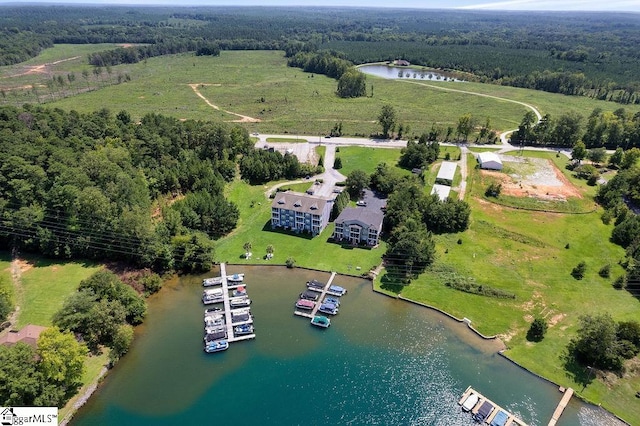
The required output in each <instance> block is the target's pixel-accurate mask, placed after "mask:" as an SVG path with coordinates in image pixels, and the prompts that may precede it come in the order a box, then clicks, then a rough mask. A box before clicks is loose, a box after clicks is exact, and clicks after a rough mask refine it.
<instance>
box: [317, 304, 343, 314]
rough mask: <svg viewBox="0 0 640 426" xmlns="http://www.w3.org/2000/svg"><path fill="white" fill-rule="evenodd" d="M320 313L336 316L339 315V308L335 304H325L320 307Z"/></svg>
mask: <svg viewBox="0 0 640 426" xmlns="http://www.w3.org/2000/svg"><path fill="white" fill-rule="evenodd" d="M318 311H320V312H322V313H323V314H329V315H335V314H337V313H338V307H337V306H336V305H334V304H333V303H323V304H321V305H320V308H319V309H318Z"/></svg>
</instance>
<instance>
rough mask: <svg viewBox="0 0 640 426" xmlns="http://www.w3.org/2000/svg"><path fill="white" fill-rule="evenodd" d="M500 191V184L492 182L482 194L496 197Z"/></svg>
mask: <svg viewBox="0 0 640 426" xmlns="http://www.w3.org/2000/svg"><path fill="white" fill-rule="evenodd" d="M500 191H502V184H500V183H495V182H493V183H491V184H490V185H489V186H488V187H487V190H486V191H485V192H484V195H485V196H487V197H495V198H497V197H499V196H500Z"/></svg>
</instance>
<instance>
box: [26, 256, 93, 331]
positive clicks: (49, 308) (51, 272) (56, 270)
mask: <svg viewBox="0 0 640 426" xmlns="http://www.w3.org/2000/svg"><path fill="white" fill-rule="evenodd" d="M27 260H28V262H29V265H30V266H28V267H27V268H26V270H25V271H23V273H22V293H23V300H22V301H21V302H20V303H19V305H20V314H19V316H18V320H17V327H22V326H24V325H26V324H37V325H43V326H49V325H51V317H52V316H53V314H54V313H55V312H56V311H58V310H59V309H60V308H61V307H62V304H63V302H64V300H65V299H66V298H67V296H68V295H69V294H71V293H73V292H74V291H75V290H76V289H77V288H78V285H79V284H80V281H82V280H84V279H86V278H88V277H89V276H90V275H92V274H93V273H94V272H96V271H97V270H99V269H100V266H98V265H96V264H94V263H90V262H87V263H79V262H67V263H59V262H57V261H50V260H46V259H41V258H28V259H27Z"/></svg>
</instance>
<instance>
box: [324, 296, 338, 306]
mask: <svg viewBox="0 0 640 426" xmlns="http://www.w3.org/2000/svg"><path fill="white" fill-rule="evenodd" d="M323 303H333V304H334V305H336V306H338V307H339V306H340V299H338V298H337V297H335V296H327V297H325V298H324V302H323Z"/></svg>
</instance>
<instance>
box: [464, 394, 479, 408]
mask: <svg viewBox="0 0 640 426" xmlns="http://www.w3.org/2000/svg"><path fill="white" fill-rule="evenodd" d="M478 399H479V398H478V395H476V394H475V393H472V394H471V395H469V396H468V397H467V399H465V400H464V402H463V403H462V409H463V410H464V411H471V410H472V409H473V407H475V406H476V404H477V403H478Z"/></svg>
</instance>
